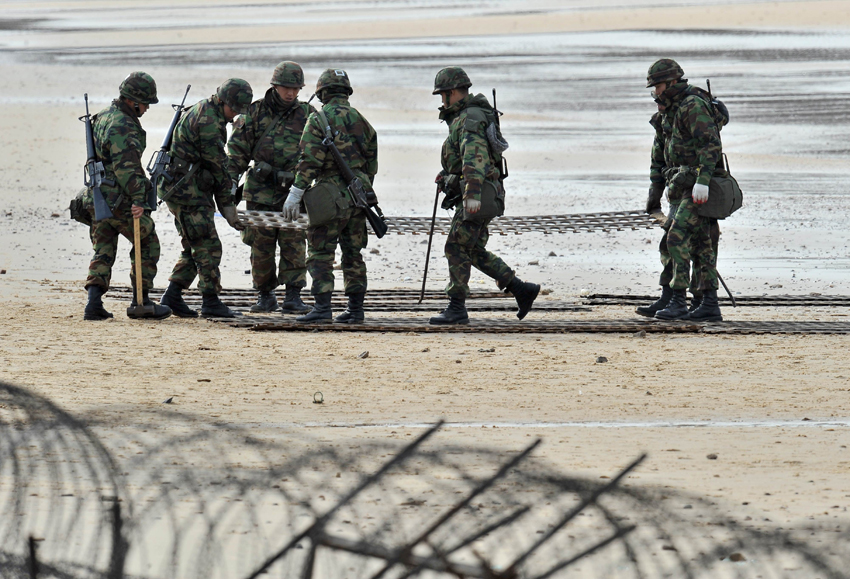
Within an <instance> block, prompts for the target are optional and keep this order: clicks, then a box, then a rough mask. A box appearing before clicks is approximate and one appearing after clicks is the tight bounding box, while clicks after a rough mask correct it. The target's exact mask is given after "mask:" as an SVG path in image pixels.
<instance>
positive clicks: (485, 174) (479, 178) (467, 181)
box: [440, 94, 501, 200]
mask: <svg viewBox="0 0 850 579" xmlns="http://www.w3.org/2000/svg"><path fill="white" fill-rule="evenodd" d="M440 119H442V120H444V121H446V123H448V125H449V136H448V138H447V139H446V140H445V142H444V143H443V152H442V157H441V162H442V165H443V171H445V172H446V173H449V174H452V175H461V176H462V178H463V198H464V199H477V200H481V186H482V184H483V183H484V181H487V180H491V181H496V180H498V179H499V164H500V163H501V158H498V159H494V157H493V154H492V152H491V151H490V145H489V143H488V141H487V133H486V130H487V127H488V126H489V124H490V123H491V122H493V121H494V120H495V113H494V112H493V107H491V106H490V103H489V102H487V97H485V96H484V95H483V94H479V95H475V96H472V95H469V96H467V97H464V98H463V99H462V100H460V101H458V102H456V103H455V104H453V105H451V106H450V107H448V108H442V107H441V108H440Z"/></svg>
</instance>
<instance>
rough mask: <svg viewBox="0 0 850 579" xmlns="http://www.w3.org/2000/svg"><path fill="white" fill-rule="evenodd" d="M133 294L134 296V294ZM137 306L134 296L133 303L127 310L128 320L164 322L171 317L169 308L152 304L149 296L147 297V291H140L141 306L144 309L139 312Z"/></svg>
mask: <svg viewBox="0 0 850 579" xmlns="http://www.w3.org/2000/svg"><path fill="white" fill-rule="evenodd" d="M133 293H134V294H135V292H133ZM138 305H139V304H138V303H137V301H136V296H135V295H134V296H133V301H132V302H131V303H130V307H129V308H127V317H128V318H132V319H134V320H141V319H146V320H164V319H165V318H167V317H169V316H170V315H171V308H169V307H168V306H161V305H159V304H155V303H153V301H152V300H151V298H150V295H148V290H143V291H142V305H143V306H144V309H143V310H142V311H139V310H140V308H139V307H138Z"/></svg>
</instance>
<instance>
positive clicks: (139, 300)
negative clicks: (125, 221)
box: [133, 217, 144, 306]
mask: <svg viewBox="0 0 850 579" xmlns="http://www.w3.org/2000/svg"><path fill="white" fill-rule="evenodd" d="M133 248H134V250H135V252H136V305H139V306H143V305H144V298H143V297H142V286H143V285H144V284H143V282H142V232H141V227H140V225H139V218H138V217H134V218H133Z"/></svg>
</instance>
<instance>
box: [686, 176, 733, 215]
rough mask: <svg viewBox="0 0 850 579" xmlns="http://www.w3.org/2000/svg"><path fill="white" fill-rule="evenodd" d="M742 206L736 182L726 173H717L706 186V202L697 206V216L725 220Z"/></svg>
mask: <svg viewBox="0 0 850 579" xmlns="http://www.w3.org/2000/svg"><path fill="white" fill-rule="evenodd" d="M743 204H744V195H743V193H742V192H741V187H740V186H738V181H736V180H735V178H734V177H733V176H732V175H730V174H729V172H728V171H717V173H715V175H714V176H713V177H712V178H711V183H709V185H708V201H706V202H705V203H703V204H702V205H697V215H699V216H700V217H710V218H712V219H726V218H727V217H729V216H730V215H732V214H733V213H735V212H736V211H737V210H738V209H740V208H741V206H742V205H743Z"/></svg>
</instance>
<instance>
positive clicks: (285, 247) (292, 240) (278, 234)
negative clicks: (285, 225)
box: [242, 201, 307, 292]
mask: <svg viewBox="0 0 850 579" xmlns="http://www.w3.org/2000/svg"><path fill="white" fill-rule="evenodd" d="M247 205H248V211H282V210H283V203H281V204H280V205H263V204H261V203H251V202H250V201H249V202H248V204H247ZM306 240H307V237H306V236H305V234H304V230H303V229H272V228H262V229H260V228H256V227H249V228H248V229H246V230H245V231H243V232H242V243H244V244H245V245H250V246H251V277H253V279H254V289H256V290H259V291H261V292H270V291H274V289H275V288H276V287H277V286H279V285H288V286H294V287H304V286H306V285H307V262H306V259H307V242H306ZM278 247H280V265H279V266H278V267H275V265H276V264H275V251H276V250H277V248H278ZM275 270H277V274H275Z"/></svg>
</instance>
